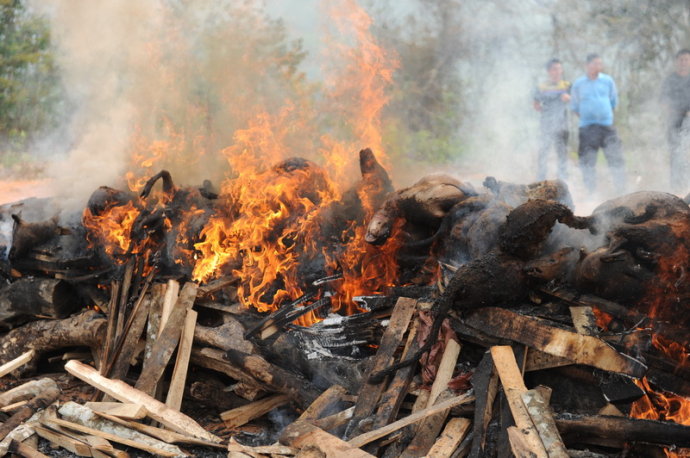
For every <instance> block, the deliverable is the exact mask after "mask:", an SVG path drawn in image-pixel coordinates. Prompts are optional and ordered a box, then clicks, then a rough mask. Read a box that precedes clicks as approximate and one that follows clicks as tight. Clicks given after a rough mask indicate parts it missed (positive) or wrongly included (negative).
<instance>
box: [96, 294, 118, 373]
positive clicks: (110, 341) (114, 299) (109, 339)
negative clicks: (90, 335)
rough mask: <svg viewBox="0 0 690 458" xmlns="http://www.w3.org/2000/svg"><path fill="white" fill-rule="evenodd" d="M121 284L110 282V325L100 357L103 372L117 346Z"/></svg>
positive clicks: (108, 325) (107, 311) (108, 312)
mask: <svg viewBox="0 0 690 458" xmlns="http://www.w3.org/2000/svg"><path fill="white" fill-rule="evenodd" d="M120 287H121V285H120V282H119V281H115V280H113V281H112V282H110V301H109V302H108V310H106V313H107V314H108V324H107V326H106V331H105V342H104V343H103V347H102V348H103V351H102V352H101V355H100V362H101V364H100V367H99V369H100V370H101V371H104V370H105V365H106V364H107V362H108V360H109V359H110V353H111V351H112V349H113V347H114V346H115V337H116V335H115V327H116V326H117V308H118V304H119V297H120Z"/></svg>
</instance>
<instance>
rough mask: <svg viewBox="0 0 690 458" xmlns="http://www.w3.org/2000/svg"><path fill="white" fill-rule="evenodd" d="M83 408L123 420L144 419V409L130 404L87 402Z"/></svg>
mask: <svg viewBox="0 0 690 458" xmlns="http://www.w3.org/2000/svg"><path fill="white" fill-rule="evenodd" d="M84 406H85V407H88V408H89V409H91V410H93V411H94V412H102V413H107V414H108V415H113V416H115V417H120V418H124V419H125V420H141V419H142V418H145V417H146V414H147V412H146V407H144V406H142V405H139V404H132V403H131V402H127V403H123V402H87V403H86V404H84Z"/></svg>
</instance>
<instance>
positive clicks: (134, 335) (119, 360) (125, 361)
mask: <svg viewBox="0 0 690 458" xmlns="http://www.w3.org/2000/svg"><path fill="white" fill-rule="evenodd" d="M152 300H155V299H151V298H150V297H149V296H144V297H141V298H140V300H138V301H137V303H136V304H135V306H134V309H133V310H132V313H131V314H130V316H129V318H128V319H127V324H126V326H125V331H124V333H123V335H121V336H120V338H119V339H118V341H117V343H116V346H115V349H114V351H113V354H112V355H111V358H110V360H109V361H108V365H107V366H106V369H105V371H104V372H103V375H105V376H106V377H110V378H117V379H122V378H124V377H125V376H126V375H127V372H128V371H129V366H130V363H131V361H132V357H133V356H134V352H135V351H136V348H137V343H138V342H139V339H140V338H141V333H142V331H143V330H144V326H145V325H146V318H147V317H148V314H149V308H150V305H151V301H152ZM72 359H74V358H72Z"/></svg>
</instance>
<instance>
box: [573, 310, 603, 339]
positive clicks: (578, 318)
mask: <svg viewBox="0 0 690 458" xmlns="http://www.w3.org/2000/svg"><path fill="white" fill-rule="evenodd" d="M570 316H571V317H572V319H573V326H575V330H576V331H577V333H578V334H582V335H583V336H595V335H597V333H598V328H597V319H596V317H595V316H594V312H592V307H589V306H586V305H585V306H575V305H572V306H570Z"/></svg>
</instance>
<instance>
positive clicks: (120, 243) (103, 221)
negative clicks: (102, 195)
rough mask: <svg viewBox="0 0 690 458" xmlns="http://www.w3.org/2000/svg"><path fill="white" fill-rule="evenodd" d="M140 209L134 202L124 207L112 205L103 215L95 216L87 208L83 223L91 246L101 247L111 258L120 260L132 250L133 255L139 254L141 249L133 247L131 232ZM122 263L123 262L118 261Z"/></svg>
mask: <svg viewBox="0 0 690 458" xmlns="http://www.w3.org/2000/svg"><path fill="white" fill-rule="evenodd" d="M139 212H140V211H139V209H138V208H137V207H136V206H135V205H134V203H133V202H127V203H126V204H124V205H112V206H109V207H108V208H106V209H105V210H104V211H103V212H102V213H101V214H98V215H94V214H93V213H91V211H90V210H89V209H88V208H87V209H85V210H84V214H83V216H82V223H83V225H84V227H85V228H86V229H87V235H86V238H87V240H88V241H89V245H90V246H92V247H93V246H100V247H102V249H103V251H104V252H105V253H107V254H108V255H109V256H110V257H111V258H113V259H115V260H118V259H119V257H120V256H122V255H124V254H125V253H127V252H128V251H129V250H130V248H131V252H132V253H137V252H139V249H140V247H138V246H133V247H131V246H130V245H131V243H132V241H131V231H132V226H133V224H134V221H135V220H136V218H137V216H138V215H139ZM118 262H122V261H118Z"/></svg>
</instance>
